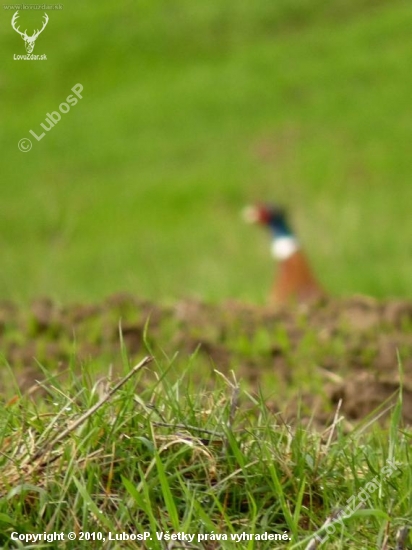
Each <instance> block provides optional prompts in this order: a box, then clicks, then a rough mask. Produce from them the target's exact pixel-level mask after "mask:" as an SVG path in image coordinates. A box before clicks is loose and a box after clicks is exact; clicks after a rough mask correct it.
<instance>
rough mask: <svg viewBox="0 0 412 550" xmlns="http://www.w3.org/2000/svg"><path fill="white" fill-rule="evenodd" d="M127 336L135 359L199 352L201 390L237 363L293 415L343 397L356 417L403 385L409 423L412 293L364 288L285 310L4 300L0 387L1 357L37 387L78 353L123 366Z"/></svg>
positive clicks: (129, 299) (321, 410)
mask: <svg viewBox="0 0 412 550" xmlns="http://www.w3.org/2000/svg"><path fill="white" fill-rule="evenodd" d="M145 334H147V337H146V340H145V336H144V335H145ZM121 339H122V340H123V343H124V347H125V348H126V350H127V353H128V355H129V357H130V358H131V360H134V359H137V358H138V357H141V355H142V354H143V353H146V351H147V346H148V345H149V347H150V348H151V351H154V352H155V353H157V352H158V353H159V354H161V355H162V356H164V354H169V356H170V357H171V356H173V354H174V353H175V352H179V354H180V358H181V360H182V362H183V363H186V364H187V358H188V357H190V356H191V355H192V354H194V353H196V355H197V356H196V359H195V361H194V364H195V365H196V369H195V371H196V372H194V373H193V379H194V380H195V381H196V380H197V381H198V382H199V383H202V387H205V385H206V386H207V384H208V381H209V380H210V381H211V383H212V379H213V372H214V369H217V370H219V371H221V372H223V373H224V374H228V373H229V371H230V370H233V371H234V372H235V373H236V377H237V379H238V380H242V381H243V383H244V385H245V386H246V387H247V389H248V390H249V391H262V392H263V393H264V395H265V396H267V403H268V406H269V407H270V408H271V409H273V410H275V411H279V412H282V413H283V414H284V416H285V418H287V419H288V420H293V418H294V417H295V416H296V414H297V411H298V408H299V410H300V414H301V415H302V413H303V415H304V416H306V417H307V418H311V421H312V422H314V423H315V424H320V425H323V424H324V423H325V422H328V421H330V418H331V416H332V415H333V413H334V411H335V410H336V406H337V403H338V402H339V401H340V400H342V407H341V413H342V414H343V415H344V416H345V418H346V419H347V421H348V422H349V423H352V422H353V421H358V420H360V419H363V418H364V417H365V416H366V415H368V414H369V413H371V412H372V411H375V410H376V409H377V407H380V406H382V404H383V403H384V402H387V405H388V406H389V404H390V403H391V402H394V400H395V399H396V394H397V392H398V390H399V387H400V384H401V382H402V385H403V415H404V418H405V420H406V421H407V422H409V423H410V422H412V399H411V396H412V302H408V301H400V300H390V301H384V302H383V301H376V300H373V299H370V298H366V297H352V298H349V299H342V300H328V301H324V302H322V303H318V304H314V305H313V306H310V307H307V308H300V309H289V310H283V311H274V310H271V309H269V308H262V307H256V306H252V305H248V304H242V303H237V302H233V301H228V302H225V303H223V304H218V305H216V304H207V303H203V302H201V301H197V300H193V299H187V300H181V301H179V302H177V303H176V304H174V305H171V306H170V305H169V306H162V305H159V304H156V303H153V302H150V301H146V300H141V299H139V298H137V297H135V296H129V295H115V296H112V297H110V298H108V299H107V300H105V301H104V302H101V303H99V304H68V305H59V304H57V303H55V302H52V301H51V300H49V299H39V300H36V301H35V302H33V303H32V304H31V307H30V308H23V307H18V306H17V305H16V304H14V303H11V302H6V301H3V302H1V303H0V345H1V353H2V355H3V360H2V366H1V368H0V384H1V385H0V395H1V394H2V396H3V398H4V399H8V398H10V392H12V387H13V386H12V384H11V383H10V370H9V369H8V368H7V366H6V363H8V365H9V366H10V368H11V370H12V372H13V373H14V374H15V377H16V380H17V384H18V386H19V387H20V389H21V390H22V391H23V392H27V391H29V392H32V393H33V392H34V393H35V391H34V390H35V389H36V388H37V387H38V385H37V382H36V381H39V380H42V379H44V376H45V375H44V373H43V371H42V368H40V365H41V366H42V367H43V368H44V369H46V372H48V371H50V372H57V371H58V372H64V371H65V369H67V366H68V364H69V362H70V361H73V360H74V361H75V362H76V364H77V366H78V368H79V369H81V368H84V366H87V365H89V364H90V363H93V362H99V364H100V367H101V369H102V368H103V367H104V366H108V365H109V364H110V363H112V364H113V365H114V366H116V365H119V364H120V363H121V360H122V359H121V350H120V348H121V345H120V340H121ZM400 365H401V368H400ZM101 369H100V370H101ZM401 378H402V381H401ZM315 381H317V385H315ZM319 388H321V391H319ZM14 391H15V390H14ZM383 408H385V406H384V407H383Z"/></svg>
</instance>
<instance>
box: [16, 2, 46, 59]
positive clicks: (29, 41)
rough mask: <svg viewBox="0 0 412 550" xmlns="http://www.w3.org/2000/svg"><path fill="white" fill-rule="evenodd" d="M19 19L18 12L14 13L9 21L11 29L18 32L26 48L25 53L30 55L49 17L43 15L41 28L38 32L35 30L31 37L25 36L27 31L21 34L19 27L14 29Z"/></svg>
mask: <svg viewBox="0 0 412 550" xmlns="http://www.w3.org/2000/svg"><path fill="white" fill-rule="evenodd" d="M18 17H19V12H18V11H16V13H15V14H14V15H13V17H12V20H11V26H12V27H13V29H14V30H15V31H16V32H18V33H19V34H20V35H21V37H22V38H23V40H24V45H25V47H26V51H27V53H31V52H32V51H33V50H34V46H35V44H36V39H37V37H38V36H39V34H40V33H41V32H43V30H44V28H45V26H46V25H47V23H48V22H49V16H48V15H47V13H45V14H44V21H43V26H42V28H41V29H40V30H38V29H37V30H36V31H34V33H33V34H32V35H31V36H28V35H27V34H26V32H27V29H26V30H25V31H24V32H21V31H20V30H19V29H20V27H16V21H17V19H18Z"/></svg>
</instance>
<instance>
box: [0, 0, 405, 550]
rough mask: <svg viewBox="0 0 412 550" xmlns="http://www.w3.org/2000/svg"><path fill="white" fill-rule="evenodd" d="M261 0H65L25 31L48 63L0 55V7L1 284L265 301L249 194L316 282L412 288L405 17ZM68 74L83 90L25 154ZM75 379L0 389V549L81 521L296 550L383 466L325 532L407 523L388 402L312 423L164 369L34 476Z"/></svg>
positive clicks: (59, 291) (70, 438)
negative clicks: (285, 208) (254, 540)
mask: <svg viewBox="0 0 412 550" xmlns="http://www.w3.org/2000/svg"><path fill="white" fill-rule="evenodd" d="M272 4H273V3H272V2H269V1H268V2H264V1H262V2H261V3H260V4H259V5H258V6H259V7H257V6H256V7H254V8H253V11H251V8H250V7H249V3H247V2H239V1H237V2H235V1H234V0H233V1H231V0H230V1H229V0H228V1H227V2H226V3H224V4H222V3H221V2H220V3H218V2H209V3H207V4H205V6H203V7H202V8H198V7H196V8H193V7H191V6H193V2H190V1H189V0H180V1H179V2H175V3H174V4H173V5H172V7H171V4H170V3H168V4H167V5H166V3H163V2H160V1H159V2H157V3H153V2H149V1H147V2H141V3H140V5H139V11H133V10H135V8H133V7H132V3H131V2H130V3H124V4H123V5H122V7H119V6H116V7H113V6H112V4H111V3H110V2H101V3H100V4H99V7H93V8H91V7H87V6H84V4H80V3H76V2H74V3H72V4H71V5H70V8H69V7H68V6H65V10H64V11H63V12H62V13H61V14H56V15H55V16H54V17H53V19H52V18H51V21H50V26H49V27H48V29H47V32H45V33H44V34H43V35H42V37H41V39H39V42H38V44H37V45H36V50H37V51H38V52H39V53H42V52H43V51H44V52H47V54H48V56H49V61H48V62H47V64H41V65H38V64H35V63H32V64H23V63H20V64H18V63H17V62H14V61H12V60H11V56H12V53H15V52H16V53H21V48H22V44H21V42H19V40H18V37H17V36H16V35H15V34H14V33H12V32H11V31H10V26H9V19H10V18H9V14H7V17H6V15H4V13H2V24H1V29H0V32H1V37H2V38H3V41H4V43H5V45H6V48H4V51H6V52H7V55H10V58H7V59H5V63H4V65H5V68H4V74H3V75H2V79H1V81H0V89H1V93H2V97H3V102H2V112H1V120H2V122H3V124H2V125H1V127H0V136H1V140H2V153H3V156H2V161H1V163H2V164H1V173H2V179H1V183H0V185H1V200H2V207H3V212H4V214H3V215H2V216H1V219H0V244H1V247H2V269H1V270H0V296H12V297H17V298H21V299H26V298H29V297H31V296H33V295H36V294H39V293H41V294H44V293H47V294H52V295H53V296H57V297H58V298H60V299H61V300H67V299H72V298H80V299H87V300H90V299H92V298H97V297H100V296H102V295H105V294H107V293H109V292H111V291H114V290H116V289H120V288H121V289H124V290H132V291H134V292H138V293H142V294H145V295H148V296H156V297H161V298H169V297H172V296H175V295H176V294H179V293H185V294H186V293H188V292H198V293H201V294H202V295H204V296H207V297H210V298H220V297H226V296H228V295H232V296H241V297H246V298H249V299H257V300H259V299H260V300H263V298H264V294H265V290H266V287H267V285H268V282H269V277H270V265H269V261H268V258H267V247H266V243H265V239H264V237H263V236H260V235H259V234H257V233H255V232H253V231H251V230H250V229H249V228H246V227H243V226H242V224H241V223H240V222H239V219H238V210H239V208H240V207H241V206H242V205H243V203H244V202H245V201H246V200H250V199H253V198H255V197H259V198H260V197H264V198H266V196H270V197H273V198H275V199H276V198H279V200H281V201H284V202H287V203H290V204H291V206H293V213H294V218H295V220H296V223H297V225H298V227H299V230H300V233H301V235H302V239H303V241H304V242H305V243H306V244H307V246H308V247H309V248H310V250H311V255H312V256H313V258H314V260H315V262H316V264H317V266H318V268H319V269H320V270H322V271H323V278H324V280H325V282H326V284H327V285H328V286H329V288H330V289H331V290H332V291H334V292H335V293H346V292H353V291H365V292H370V293H375V294H377V295H387V294H402V295H407V294H408V288H409V277H408V271H407V269H406V267H407V265H408V261H409V256H408V245H409V243H408V240H407V238H408V233H410V229H409V230H408V226H409V224H412V222H411V221H410V216H409V215H408V214H409V204H410V201H408V199H409V195H410V193H411V191H410V186H409V185H407V183H408V182H407V179H406V178H407V176H408V175H409V171H410V163H411V160H410V155H409V152H408V142H409V141H410V140H409V139H408V138H409V133H410V129H411V117H410V111H409V98H410V94H409V88H410V83H411V76H410V70H409V66H408V63H407V52H408V41H409V29H410V22H411V17H412V12H411V9H410V7H409V6H408V5H406V3H403V2H393V3H391V5H390V6H386V7H385V6H383V5H382V6H380V5H378V6H377V7H376V9H375V8H374V9H372V8H371V7H370V5H369V4H370V2H368V1H364V2H352V1H345V2H344V1H337V2H336V3H335V4H334V7H333V8H334V9H333V10H332V9H331V8H328V7H327V3H326V2H324V1H323V0H317V1H316V2H314V1H311V2H309V1H306V0H294V1H292V0H284V1H282V2H277V3H276V6H275V7H273V6H272ZM40 40H42V42H40ZM19 48H20V49H19ZM7 55H6V54H5V56H6V57H7ZM76 82H81V83H82V84H83V85H84V87H85V94H84V99H83V100H82V102H81V103H80V104H79V105H78V106H76V107H75V108H73V111H72V112H71V113H69V114H68V115H66V117H65V118H64V119H63V120H62V121H61V122H60V123H59V125H58V126H57V127H56V128H54V129H53V130H52V132H51V133H50V134H48V135H47V136H46V137H45V138H44V140H43V141H42V142H40V143H35V144H34V146H33V150H32V151H31V152H30V153H28V154H26V155H24V154H23V153H20V152H19V151H18V150H17V147H16V144H17V141H18V140H19V139H20V138H21V137H23V136H26V135H28V129H30V128H33V129H37V128H39V123H40V122H41V121H42V120H44V117H45V114H46V112H47V111H50V110H54V109H56V107H57V105H58V104H59V103H60V102H61V101H62V100H64V98H65V97H66V96H67V94H68V93H69V90H70V88H71V87H72V86H73V84H75V83H76ZM331 266H332V267H331ZM388 266H390V269H389V268H388ZM252 283H253V284H252ZM103 362H104V361H103V360H102V363H103ZM197 365H198V363H197V358H196V357H194V358H192V362H191V363H189V367H190V366H192V368H193V367H194V368H196V366H197ZM85 366H86V367H87V365H85ZM100 367H103V365H100ZM168 367H169V363H168V361H164V364H163V363H162V362H159V364H158V365H157V368H153V370H156V372H158V373H159V375H160V376H161V374H162V373H163V372H164V371H165V370H166V371H167V369H168ZM125 370H126V371H128V370H129V365H128V364H127V361H126V360H125ZM87 372H88V370H87V368H85V369H84V378H83V379H81V380H79V379H78V377H77V375H76V374H74V376H73V384H72V388H71V389H70V390H68V389H67V388H59V386H58V381H55V380H52V381H51V383H50V384H51V386H52V387H51V388H50V390H49V391H50V401H46V402H45V403H42V404H41V405H35V404H33V403H32V402H27V401H26V400H18V399H17V400H12V401H10V402H9V403H3V402H0V450H1V454H0V474H1V475H0V496H1V497H4V496H5V497H6V498H0V527H1V529H0V544H2V545H4V546H5V547H6V548H7V545H8V540H9V536H10V533H11V532H12V531H13V530H18V531H19V532H26V533H33V532H34V533H39V532H43V530H47V531H48V532H50V531H53V530H56V531H60V530H63V531H65V532H66V533H67V532H69V531H72V530H74V531H79V530H82V529H83V530H88V531H97V530H99V531H104V532H105V533H107V532H108V531H109V530H110V531H112V532H114V533H119V532H121V531H122V530H125V531H126V532H128V533H130V532H133V531H134V530H145V529H150V530H151V531H152V532H154V531H155V530H162V531H164V530H166V529H171V530H185V531H186V532H191V533H199V532H204V533H210V532H211V531H214V532H223V533H227V534H230V533H231V532H242V531H246V532H249V533H250V532H252V531H253V530H255V531H256V532H261V531H266V530H267V531H271V530H273V531H277V532H283V531H284V530H286V531H288V532H289V533H291V536H292V537H293V541H294V542H293V545H294V544H295V543H296V545H295V546H292V547H298V546H299V547H302V546H304V544H305V542H304V541H305V540H306V542H307V539H308V538H309V536H311V535H312V533H313V532H314V531H316V529H317V528H319V527H320V526H321V525H322V523H323V522H324V521H325V519H326V518H327V517H328V516H329V515H330V514H331V513H332V512H333V511H336V510H337V509H340V508H343V507H345V505H346V502H347V499H348V498H350V497H351V496H353V495H358V494H359V491H360V490H361V489H362V488H364V487H365V484H366V483H367V482H368V481H369V480H370V479H372V478H375V477H376V476H377V475H378V476H380V475H381V474H380V472H381V471H382V467H383V465H384V464H385V461H386V459H387V458H388V457H389V458H391V459H392V458H394V459H395V460H397V461H399V462H400V466H399V470H400V471H399V472H397V475H396V477H393V478H391V480H390V482H388V483H387V482H386V480H385V479H383V478H382V479H381V489H380V490H379V492H378V491H375V492H374V493H373V495H372V497H371V498H370V499H369V500H368V501H367V503H366V504H365V507H364V509H362V510H360V511H358V512H357V513H356V514H355V515H353V516H350V517H349V518H347V519H346V520H345V522H344V523H345V526H344V527H343V528H342V527H339V528H338V529H337V530H336V534H335V536H334V537H333V538H332V539H330V540H329V541H328V543H326V544H327V547H328V548H331V549H335V548H336V549H339V548H343V547H344V548H356V549H359V548H367V549H368V550H369V549H372V548H373V549H376V548H381V547H383V548H384V547H385V546H384V545H385V538H386V536H387V535H388V537H389V541H390V544H391V545H392V547H393V546H394V538H395V534H396V531H397V530H398V528H399V527H402V526H405V525H409V526H410V509H411V502H410V500H411V494H412V487H411V479H410V471H411V469H410V451H409V444H410V435H409V434H408V432H406V431H402V430H401V429H399V418H398V416H397V413H398V411H395V413H394V415H393V420H392V427H391V430H390V431H389V432H381V431H380V430H379V429H378V428H376V430H370V428H369V427H368V428H367V429H366V427H365V431H362V427H361V428H360V429H358V430H357V431H355V432H354V433H352V434H350V435H345V434H343V433H341V431H340V428H339V427H337V428H336V432H337V435H336V438H329V435H330V433H329V432H327V433H325V434H323V437H321V436H317V435H311V434H310V433H309V432H307V431H305V430H299V429H298V430H296V431H293V432H292V431H291V429H290V428H289V427H286V426H284V425H283V424H282V423H281V422H280V424H279V425H278V424H277V422H276V420H275V419H274V418H273V417H272V416H271V415H268V413H267V410H266V408H265V406H264V404H263V403H260V402H259V400H257V401H256V400H255V399H253V398H250V404H251V405H252V407H253V412H254V414H252V413H251V412H248V411H245V408H243V407H242V408H241V409H240V410H239V411H237V412H234V406H233V402H235V404H236V399H235V398H234V396H235V395H236V392H234V391H233V388H230V387H229V385H227V387H224V388H220V389H219V388H217V389H216V390H215V392H214V393H201V392H199V393H198V394H197V395H198V396H199V397H196V396H195V397H190V395H191V393H192V392H188V391H187V387H186V384H187V382H186V380H185V379H183V380H182V381H180V382H179V383H177V384H176V385H173V386H171V385H170V382H169V381H168V377H167V376H165V377H164V379H163V380H162V381H161V382H154V383H153V386H152V387H148V388H147V390H146V392H144V393H143V394H142V393H141V392H140V391H137V389H136V387H135V386H134V384H132V383H131V382H129V384H128V385H126V387H125V388H123V390H122V391H120V392H117V393H116V394H115V396H114V397H113V398H112V401H111V402H110V403H108V404H107V405H106V406H104V407H102V408H101V409H100V410H99V411H98V412H97V413H96V414H94V415H91V417H90V418H89V420H88V421H87V422H85V423H83V424H82V425H81V426H80V427H78V428H77V429H76V430H75V431H73V432H71V433H70V434H68V435H67V437H65V438H63V439H62V440H61V441H60V442H59V445H55V446H54V450H55V451H57V450H59V451H61V453H62V454H61V455H59V457H58V458H57V459H56V460H55V461H53V462H50V463H48V460H47V453H46V452H45V453H43V454H42V453H40V455H39V456H40V461H37V462H36V460H32V459H30V458H29V467H27V463H26V464H24V461H25V460H27V457H28V456H29V457H30V455H33V452H35V450H37V449H40V450H43V451H47V448H46V447H45V442H46V441H48V440H49V441H50V439H51V438H53V437H54V436H55V435H57V434H61V433H62V430H63V429H64V428H65V427H66V426H67V425H70V422H71V421H72V420H75V419H78V418H79V415H80V414H82V413H83V412H85V411H87V410H89V409H90V407H91V406H92V405H93V404H94V403H96V401H97V400H98V398H99V396H100V395H101V393H102V392H104V388H103V387H101V386H99V385H96V384H95V380H93V379H91V378H92V377H91V376H89V375H88V374H87ZM247 399H248V398H247V397H246V396H244V395H242V397H241V403H242V404H244V402H245V400H247ZM159 421H160V424H159ZM162 423H163V424H162ZM188 423H190V426H191V427H188V426H187V424H188ZM177 424H183V425H184V426H185V428H182V427H177ZM204 429H207V430H209V432H211V433H209V432H203V431H202V430H204ZM209 436H210V437H209ZM48 438H50V439H48ZM60 444H61V446H60ZM94 453H95V454H94ZM43 460H44V462H42V461H43ZM22 466H23V467H22ZM21 467H22V468H21ZM245 526H246V527H245ZM255 526H256V529H255ZM298 541H299V543H298ZM51 547H53V545H52V546H51ZM67 547H70V546H69V545H67ZM72 547H73V548H83V547H84V548H86V547H87V548H93V547H96V548H100V547H101V544H100V543H97V544H95V545H93V544H91V543H90V542H89V541H87V542H86V544H83V545H80V543H79V542H78V541H76V542H75V543H74V544H73V546H72ZM107 547H110V548H113V547H114V546H113V544H111V545H110V544H109V545H108V546H107ZM120 547H122V548H124V547H126V548H127V547H128V545H127V543H125V544H122V545H121V546H120V545H119V548H120ZM130 547H135V546H133V545H131V546H130ZM153 547H154V548H156V546H153ZM232 547H233V546H231V545H227V546H225V548H232ZM236 547H239V546H238V545H236ZM248 547H249V548H252V547H253V546H252V545H249V546H248ZM265 547H266V546H265V545H262V546H260V548H265ZM267 547H268V548H272V547H273V544H272V543H270V545H268V546H267ZM278 547H279V548H281V547H282V546H280V545H279V546H278Z"/></svg>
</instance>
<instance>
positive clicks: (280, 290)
mask: <svg viewBox="0 0 412 550" xmlns="http://www.w3.org/2000/svg"><path fill="white" fill-rule="evenodd" d="M323 295H324V291H323V290H322V288H321V286H320V284H319V283H318V281H317V280H316V278H315V276H314V275H313V273H312V270H311V268H310V266H309V263H308V260H307V259H306V256H305V254H304V253H303V252H302V250H300V249H299V250H296V252H294V253H293V254H292V255H291V256H290V257H289V258H286V259H284V260H281V261H280V262H279V266H278V272H277V276H276V279H275V283H274V285H273V289H272V296H271V298H272V301H273V303H274V304H276V305H286V304H290V303H307V302H312V301H315V300H317V299H318V298H320V297H321V296H323Z"/></svg>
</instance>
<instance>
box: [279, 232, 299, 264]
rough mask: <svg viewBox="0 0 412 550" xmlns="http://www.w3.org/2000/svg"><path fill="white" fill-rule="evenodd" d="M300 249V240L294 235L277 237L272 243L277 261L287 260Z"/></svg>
mask: <svg viewBox="0 0 412 550" xmlns="http://www.w3.org/2000/svg"><path fill="white" fill-rule="evenodd" d="M299 248H300V245H299V243H298V240H297V239H296V238H295V237H293V236H292V235H287V236H286V235H285V236H282V237H275V238H274V239H273V242H272V254H273V256H274V257H275V258H276V259H277V260H287V259H288V258H290V257H291V256H293V254H294V253H295V252H297V251H298V250H299Z"/></svg>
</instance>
